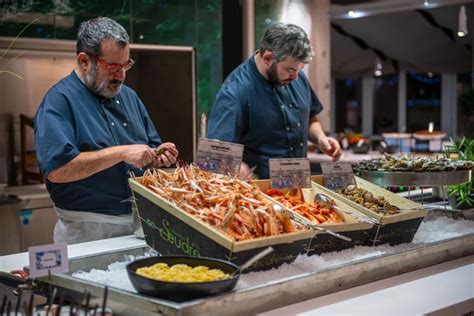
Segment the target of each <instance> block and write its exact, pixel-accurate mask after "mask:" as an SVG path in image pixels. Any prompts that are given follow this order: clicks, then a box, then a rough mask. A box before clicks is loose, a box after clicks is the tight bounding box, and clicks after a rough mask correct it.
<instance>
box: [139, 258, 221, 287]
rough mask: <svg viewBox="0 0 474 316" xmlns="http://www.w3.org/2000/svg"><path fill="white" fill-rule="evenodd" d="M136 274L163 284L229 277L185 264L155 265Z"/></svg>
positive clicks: (209, 280)
mask: <svg viewBox="0 0 474 316" xmlns="http://www.w3.org/2000/svg"><path fill="white" fill-rule="evenodd" d="M136 273H137V274H139V275H141V276H144V277H147V278H151V279H156V280H160V281H165V282H181V283H191V282H211V281H216V280H220V279H226V278H228V277H229V275H228V274H225V273H224V272H222V271H221V270H219V269H209V268H208V267H205V266H196V267H194V268H193V267H190V266H188V265H186V264H175V265H172V266H171V267H169V266H168V264H166V263H161V262H160V263H156V264H154V265H152V266H151V267H144V268H139V269H137V271H136Z"/></svg>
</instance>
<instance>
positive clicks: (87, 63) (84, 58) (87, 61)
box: [77, 52, 91, 72]
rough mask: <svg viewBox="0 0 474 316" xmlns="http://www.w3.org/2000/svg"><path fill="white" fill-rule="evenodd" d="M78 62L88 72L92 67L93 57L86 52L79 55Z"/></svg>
mask: <svg viewBox="0 0 474 316" xmlns="http://www.w3.org/2000/svg"><path fill="white" fill-rule="evenodd" d="M77 64H78V65H79V67H80V68H81V70H82V71H83V72H87V71H88V70H89V69H90V67H91V58H90V57H89V55H87V54H86V53H84V52H80V53H79V54H78V55H77Z"/></svg>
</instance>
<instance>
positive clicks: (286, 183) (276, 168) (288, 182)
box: [269, 158, 311, 189]
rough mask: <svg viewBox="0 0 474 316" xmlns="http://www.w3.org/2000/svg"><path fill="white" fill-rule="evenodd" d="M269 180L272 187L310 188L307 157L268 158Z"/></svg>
mask: <svg viewBox="0 0 474 316" xmlns="http://www.w3.org/2000/svg"><path fill="white" fill-rule="evenodd" d="M269 167H270V180H271V182H272V188H275V189H285V188H310V187H311V172H310V168H309V159H307V158H289V159H270V160H269Z"/></svg>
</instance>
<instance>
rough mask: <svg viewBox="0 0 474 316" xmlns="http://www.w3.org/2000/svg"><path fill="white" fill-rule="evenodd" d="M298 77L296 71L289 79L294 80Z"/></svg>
mask: <svg viewBox="0 0 474 316" xmlns="http://www.w3.org/2000/svg"><path fill="white" fill-rule="evenodd" d="M296 79H298V73H294V74H291V75H290V80H296Z"/></svg>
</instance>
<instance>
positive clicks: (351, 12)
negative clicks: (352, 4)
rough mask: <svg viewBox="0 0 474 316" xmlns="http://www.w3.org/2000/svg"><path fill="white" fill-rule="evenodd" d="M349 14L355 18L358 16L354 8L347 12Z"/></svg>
mask: <svg viewBox="0 0 474 316" xmlns="http://www.w3.org/2000/svg"><path fill="white" fill-rule="evenodd" d="M347 15H348V16H350V17H351V18H355V17H356V13H355V12H354V11H352V10H350V11H349V12H347Z"/></svg>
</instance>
